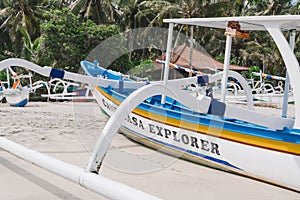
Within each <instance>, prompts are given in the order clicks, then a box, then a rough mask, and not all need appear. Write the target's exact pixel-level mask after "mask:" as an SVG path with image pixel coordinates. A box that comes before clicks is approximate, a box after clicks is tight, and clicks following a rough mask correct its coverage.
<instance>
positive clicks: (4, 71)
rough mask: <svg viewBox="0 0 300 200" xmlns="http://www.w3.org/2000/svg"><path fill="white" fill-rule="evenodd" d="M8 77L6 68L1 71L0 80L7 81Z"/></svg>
mask: <svg viewBox="0 0 300 200" xmlns="http://www.w3.org/2000/svg"><path fill="white" fill-rule="evenodd" d="M6 79H7V77H6V70H2V71H0V81H4V80H5V81H6Z"/></svg>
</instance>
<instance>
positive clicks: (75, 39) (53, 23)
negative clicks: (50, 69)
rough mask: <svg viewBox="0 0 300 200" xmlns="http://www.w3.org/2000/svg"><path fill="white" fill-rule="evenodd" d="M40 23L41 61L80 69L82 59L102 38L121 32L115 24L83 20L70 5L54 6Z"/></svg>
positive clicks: (46, 63) (71, 69)
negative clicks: (56, 7)
mask: <svg viewBox="0 0 300 200" xmlns="http://www.w3.org/2000/svg"><path fill="white" fill-rule="evenodd" d="M50 16H51V17H50V18H49V19H48V20H46V21H45V22H44V23H43V24H42V25H41V30H42V36H41V41H40V42H41V47H42V48H41V51H40V58H41V59H40V60H39V62H40V63H43V65H51V66H55V67H58V68H63V69H66V70H69V71H73V72H77V71H78V69H79V63H80V61H81V60H83V59H85V57H86V56H87V55H88V54H89V52H90V51H91V50H92V49H93V48H95V47H96V46H97V45H98V44H99V43H100V42H101V41H103V40H105V39H107V38H108V37H111V36H112V35H115V34H117V33H118V28H117V27H116V26H113V25H109V26H106V25H100V26H99V25H96V24H95V23H94V22H92V21H90V20H88V21H86V22H80V21H79V19H78V17H76V16H75V15H74V14H72V13H71V12H70V11H68V9H66V8H64V9H63V10H61V11H60V10H52V11H51V13H50Z"/></svg>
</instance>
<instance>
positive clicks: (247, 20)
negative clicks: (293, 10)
mask: <svg viewBox="0 0 300 200" xmlns="http://www.w3.org/2000/svg"><path fill="white" fill-rule="evenodd" d="M163 21H164V22H165V23H175V24H187V25H194V26H203V27H210V28H221V29H226V26H227V23H228V22H229V21H238V22H239V24H240V25H241V29H242V30H245V31H251V30H257V31H266V28H265V26H264V25H267V24H268V25H270V24H272V23H274V25H276V27H278V25H279V27H280V29H281V30H282V31H289V30H300V15H276V16H242V17H215V18H180V19H179V18H178V19H176V18H174V19H164V20H163Z"/></svg>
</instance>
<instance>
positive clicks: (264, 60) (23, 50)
mask: <svg viewBox="0 0 300 200" xmlns="http://www.w3.org/2000/svg"><path fill="white" fill-rule="evenodd" d="M299 8H300V2H299V1H291V0H267V1H263V0H222V1H218V0H197V1H195V0H153V1H142V0H2V1H0V37H1V43H0V60H2V59H5V58H9V57H20V58H25V59H27V60H30V61H33V62H36V63H38V64H40V65H42V66H43V65H51V66H55V67H58V68H63V69H67V70H71V71H77V70H78V69H79V62H80V60H82V59H84V58H86V56H87V54H88V53H89V52H90V51H91V50H92V49H94V48H95V47H96V46H97V45H99V44H100V43H101V42H102V41H104V40H106V39H107V38H110V37H111V36H114V35H116V34H119V33H123V32H126V31H128V30H132V29H138V28H145V27H163V28H166V24H164V23H163V22H162V19H164V18H170V17H183V18H191V17H215V16H244V15H247V16H249V15H285V14H299ZM175 29H176V30H177V31H179V32H181V33H183V34H184V35H186V38H187V39H186V42H188V41H189V40H188V37H189V34H190V31H189V30H191V29H189V28H188V27H187V26H176V27H175ZM147 30H150V29H143V32H142V33H139V32H134V31H132V32H129V33H130V34H131V35H130V38H134V39H135V40H139V41H142V40H141V39H143V38H147V34H148V35H149V34H150V33H151V34H152V35H153V31H154V30H155V29H151V31H147ZM154 34H155V33H154ZM157 35H159V34H157ZM193 36H194V38H195V40H196V41H197V43H198V44H200V45H201V46H203V47H204V48H205V49H206V50H207V52H208V53H209V54H210V55H211V56H213V57H214V58H216V59H219V60H222V59H223V58H224V43H225V37H224V35H223V33H222V32H219V31H216V30H211V29H207V28H198V27H194V28H193ZM157 37H161V38H159V39H160V40H162V41H164V39H165V38H163V36H157ZM121 40H122V39H121ZM299 40H300V37H299V35H297V36H296V46H295V49H296V52H300V51H299V50H300V42H299ZM121 43H122V44H123V43H124V41H122V42H121ZM125 43H126V45H125V46H124V48H128V49H132V46H133V45H134V44H133V41H127V42H125ZM114 46H119V45H118V44H114ZM232 47H233V50H232V53H231V54H232V55H231V57H232V60H231V62H232V63H233V64H237V65H243V66H257V67H259V68H260V69H264V70H265V72H267V73H273V74H277V75H283V74H284V73H285V68H284V67H283V66H284V65H283V61H282V59H281V57H280V54H279V52H278V50H277V49H276V46H275V45H274V43H273V41H272V39H271V38H270V37H269V36H268V35H265V34H264V33H256V34H251V38H250V39H249V40H242V39H234V40H233V45H232ZM157 48H158V47H157V46H155V45H153V46H150V47H147V48H143V49H137V50H132V51H129V52H127V51H124V52H123V53H122V54H120V58H119V59H118V60H113V62H111V63H108V64H107V65H109V66H107V67H113V68H114V69H117V70H121V71H125V70H128V69H130V68H132V67H134V66H138V69H139V68H140V63H141V62H143V61H145V60H153V59H154V58H156V57H157V56H159V55H161V54H162V53H163V52H162V50H159V49H157ZM107 51H108V50H107ZM109 53H111V54H114V53H116V52H114V51H111V52H109ZM116 54H117V53H116ZM296 56H297V57H298V58H300V54H299V53H297V54H296ZM138 69H137V71H138Z"/></svg>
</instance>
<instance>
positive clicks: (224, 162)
mask: <svg viewBox="0 0 300 200" xmlns="http://www.w3.org/2000/svg"><path fill="white" fill-rule="evenodd" d="M122 128H124V129H126V130H127V131H128V132H131V133H133V134H135V135H137V136H139V137H143V138H146V139H148V140H151V141H153V142H156V143H158V144H161V145H164V146H168V147H170V148H173V149H176V150H179V151H181V152H185V153H189V154H191V155H194V156H196V157H201V158H203V159H206V160H209V161H213V162H215V163H218V164H222V165H225V166H228V167H232V168H235V169H238V170H242V169H240V168H239V167H236V166H234V165H232V164H230V163H229V162H227V161H224V160H221V159H217V158H214V157H211V156H208V155H204V154H201V153H198V152H195V151H192V150H188V149H184V148H182V147H178V146H175V145H172V144H169V143H166V142H162V141H160V140H156V139H154V138H152V137H147V136H145V135H142V134H140V133H138V132H136V131H134V130H131V129H128V128H127V127H125V126H123V125H122Z"/></svg>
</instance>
